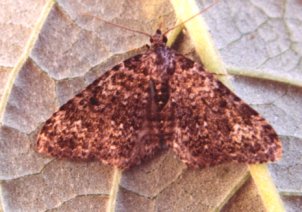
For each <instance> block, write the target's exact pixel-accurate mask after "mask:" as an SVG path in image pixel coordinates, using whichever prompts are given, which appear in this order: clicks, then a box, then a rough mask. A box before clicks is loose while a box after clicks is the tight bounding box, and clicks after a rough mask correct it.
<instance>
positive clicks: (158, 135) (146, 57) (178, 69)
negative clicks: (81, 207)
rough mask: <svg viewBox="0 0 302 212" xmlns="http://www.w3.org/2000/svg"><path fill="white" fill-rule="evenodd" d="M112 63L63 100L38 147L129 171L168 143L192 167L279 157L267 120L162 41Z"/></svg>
mask: <svg viewBox="0 0 302 212" xmlns="http://www.w3.org/2000/svg"><path fill="white" fill-rule="evenodd" d="M150 41H151V46H150V48H149V50H147V51H146V52H145V53H143V54H139V55H136V56H134V57H132V58H129V59H127V60H125V61H124V62H122V63H120V64H118V65H116V66H114V67H113V68H112V69H111V70H109V71H107V72H106V73H105V74H104V75H102V76H100V77H99V78H98V79H96V80H95V81H94V82H93V83H92V84H90V85H89V86H88V87H87V88H85V89H84V90H83V91H82V92H80V93H79V94H77V95H76V96H75V97H74V98H72V99H71V100H69V101H68V102H67V103H66V104H64V105H63V106H61V107H60V108H59V110H58V111H57V112H55V113H54V114H53V115H52V116H51V117H50V118H49V119H48V120H47V121H46V123H45V124H44V126H43V127H42V129H41V131H40V133H39V134H38V137H37V144H36V149H37V151H38V152H39V153H43V154H46V155H49V156H54V157H58V158H69V159H80V160H91V159H97V160H100V161H102V162H103V163H105V164H110V165H113V166H116V167H118V168H121V169H128V168H130V167H132V166H134V165H138V164H140V163H141V162H142V161H143V160H145V159H147V158H150V157H151V156H153V155H154V154H156V153H157V152H158V151H160V150H161V149H166V148H171V149H173V151H174V152H175V153H176V154H177V155H178V156H179V158H180V159H181V160H182V161H183V162H184V163H186V164H187V165H188V166H190V167H207V166H213V165H216V164H221V163H224V162H229V161H236V162H242V163H263V162H268V161H275V160H277V159H279V158H281V153H282V147H281V142H280V140H279V139H278V136H277V134H276V132H275V131H274V129H273V128H272V127H271V125H270V124H269V123H268V122H267V121H266V120H265V119H264V118H262V117H261V116H260V115H259V114H258V113H257V112H256V111H255V110H254V109H252V108H251V107H250V106H249V105H247V104H246V103H245V102H244V101H242V100H241V99H240V98H239V97H238V96H236V95H235V94H234V93H233V92H232V91H230V90H229V89H228V88H227V87H226V86H224V85H223V84H222V83H221V82H220V81H219V80H217V79H216V78H215V76H214V75H213V74H211V73H209V72H207V71H206V70H205V68H204V67H203V65H202V64H199V63H196V62H194V61H192V60H190V59H188V58H186V57H185V56H183V55H181V54H180V53H178V52H176V51H175V50H173V49H171V48H169V47H167V46H166V42H167V37H166V36H165V34H163V33H162V32H161V31H160V30H157V31H156V33H155V35H153V36H152V37H151V39H150Z"/></svg>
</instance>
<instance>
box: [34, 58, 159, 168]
mask: <svg viewBox="0 0 302 212" xmlns="http://www.w3.org/2000/svg"><path fill="white" fill-rule="evenodd" d="M148 58H150V57H149V55H147V54H143V55H137V56H135V57H133V58H130V59H128V60H126V61H124V62H123V63H121V64H119V65H117V66H115V67H114V68H113V69H112V70H110V71H108V72H107V73H105V74H104V75H103V76H101V77H100V78H99V79H97V80H96V81H94V82H93V83H92V84H91V85H89V86H88V87H87V88H86V89H85V90H83V91H82V92H80V93H79V94H77V95H76V96H75V97H74V98H73V99H71V100H69V101H68V102H67V103H66V104H64V105H63V106H62V107H61V108H60V109H59V110H58V111H57V112H56V113H54V114H53V115H52V117H51V118H50V119H49V120H47V121H46V123H45V125H44V126H43V128H42V130H41V132H40V133H39V135H38V139H37V151H38V152H40V153H44V154H46V155H51V156H56V157H58V158H70V159H84V160H88V159H99V160H101V161H102V162H104V163H107V164H111V165H115V166H117V167H119V168H128V167H130V166H132V165H135V164H138V163H140V161H141V160H142V159H144V158H146V157H148V156H150V155H152V154H153V153H154V152H155V151H156V150H157V149H158V148H159V139H158V138H157V137H156V136H154V135H156V134H158V133H157V132H155V131H156V130H157V129H158V126H155V125H156V123H153V122H149V121H148V120H147V119H148V117H147V116H148V114H149V111H148V110H149V109H150V106H149V105H152V104H151V103H150V101H152V97H150V96H149V93H150V92H149V90H150V86H149V81H150V79H149V78H148V77H149V75H148V74H147V73H146V70H147V69H150V68H148V67H142V65H147V66H148V65H149V64H150V63H151V62H150V63H149V62H148ZM151 59H152V58H151ZM142 60H144V63H142Z"/></svg>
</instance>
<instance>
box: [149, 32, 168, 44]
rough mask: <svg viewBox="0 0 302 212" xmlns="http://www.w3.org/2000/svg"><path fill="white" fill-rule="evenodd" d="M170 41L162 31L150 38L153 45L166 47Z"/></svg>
mask: <svg viewBox="0 0 302 212" xmlns="http://www.w3.org/2000/svg"><path fill="white" fill-rule="evenodd" d="M167 41H168V39H167V37H166V35H165V34H163V33H162V32H161V30H160V29H158V30H156V33H155V34H154V35H153V36H151V37H150V42H151V44H152V45H153V46H154V45H166V43H167Z"/></svg>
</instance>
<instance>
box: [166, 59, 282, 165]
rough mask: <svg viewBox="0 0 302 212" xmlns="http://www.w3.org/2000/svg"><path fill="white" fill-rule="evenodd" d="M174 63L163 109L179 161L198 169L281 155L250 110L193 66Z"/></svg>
mask: <svg viewBox="0 0 302 212" xmlns="http://www.w3.org/2000/svg"><path fill="white" fill-rule="evenodd" d="M175 61H176V70H175V73H174V75H173V77H172V79H171V81H170V93H171V94H170V102H169V107H168V108H169V110H170V111H173V113H174V119H175V128H174V136H173V140H172V141H170V142H168V144H169V145H170V146H172V148H173V149H174V151H175V152H176V153H177V154H178V155H179V156H180V158H181V159H182V160H183V161H184V162H185V163H187V164H188V165H189V166H193V167H204V166H211V165H215V164H220V163H223V162H227V161H237V162H245V163H262V162H267V161H274V160H276V159H278V158H280V157H281V142H280V141H279V139H278V136H277V134H276V132H275V131H274V130H273V128H272V127H271V126H270V125H269V124H268V123H267V121H266V120H265V119H263V118H262V117H261V116H260V115H259V114H258V113H257V112H256V111H255V110H254V109H252V108H251V107H250V106H249V105H247V104H246V103H244V102H243V101H242V100H241V99H240V98H238V97H237V96H236V95H235V94H234V93H232V92H231V91H230V90H229V89H228V88H227V87H225V86H224V85H223V84H222V83H221V82H220V81H218V80H217V79H215V78H214V76H213V74H211V73H208V72H206V71H205V70H204V69H203V67H201V66H200V65H198V64H197V63H194V62H193V61H191V60H189V59H187V58H185V57H184V56H182V55H179V54H178V55H177V56H176V60H175Z"/></svg>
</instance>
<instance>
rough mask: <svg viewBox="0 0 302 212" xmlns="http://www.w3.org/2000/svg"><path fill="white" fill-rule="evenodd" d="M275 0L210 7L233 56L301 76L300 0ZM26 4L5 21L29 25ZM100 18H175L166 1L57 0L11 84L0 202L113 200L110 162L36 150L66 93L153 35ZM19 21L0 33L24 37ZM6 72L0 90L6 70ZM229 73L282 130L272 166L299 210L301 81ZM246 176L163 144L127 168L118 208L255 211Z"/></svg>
mask: <svg viewBox="0 0 302 212" xmlns="http://www.w3.org/2000/svg"><path fill="white" fill-rule="evenodd" d="M279 2H282V3H279ZM279 2H278V3H276V2H275V1H265V3H263V2H262V1H256V0H252V1H237V0H232V1H227V2H221V3H220V4H219V5H217V6H216V7H215V8H213V9H211V10H210V11H208V12H207V13H206V14H204V16H205V19H206V22H207V23H208V24H209V28H210V30H211V33H212V34H213V37H214V41H215V43H216V44H217V46H218V48H219V50H220V53H221V56H222V58H223V61H224V62H226V65H227V68H228V67H237V68H244V69H261V70H262V69H263V71H265V70H266V69H269V70H271V71H273V72H284V73H288V74H292V73H294V74H297V76H299V77H300V78H302V74H301V71H302V70H301V67H302V63H301V54H302V51H301V49H302V48H301V46H302V45H301V40H300V39H298V35H299V30H301V21H302V16H301V14H302V13H299V12H298V11H301V8H302V6H301V5H299V4H298V3H297V2H296V1H294V0H291V1H287V2H285V1H284V2H283V1H279ZM1 4H2V3H1ZM6 4H7V5H10V4H13V3H12V2H6ZM28 4H29V5H30V7H29V6H26V5H22V6H23V9H25V11H29V10H32V11H33V12H32V13H31V15H30V16H29V18H28V19H26V17H27V16H25V17H22V16H21V15H20V14H22V12H21V10H20V9H18V10H17V12H15V13H14V14H11V15H10V18H7V17H9V15H6V16H5V18H2V19H1V17H2V16H0V20H1V21H0V22H1V23H3V24H2V25H3V28H5V29H10V28H14V27H10V26H9V27H5V26H6V25H7V23H13V22H18V20H21V21H20V23H27V24H28V25H27V26H29V27H28V28H26V27H25V28H26V30H25V31H27V30H29V32H30V31H31V30H32V28H31V27H30V26H33V25H34V23H35V21H37V20H35V17H37V16H38V15H37V14H38V13H39V11H40V10H39V8H41V5H43V1H41V2H39V4H38V3H28ZM37 5H40V6H39V7H38V6H37ZM22 6H20V7H18V8H22ZM4 7H5V8H6V7H7V6H6V5H5V6H2V8H1V11H3V10H4ZM12 7H13V8H14V7H16V6H12ZM26 8H29V9H26ZM18 11H19V12H18ZM101 18H102V19H106V20H107V21H110V22H114V23H118V24H121V25H123V26H127V27H129V28H132V29H139V30H142V31H145V32H148V33H151V34H152V33H153V32H154V31H155V29H156V28H158V26H159V25H160V24H159V23H161V22H162V23H163V27H164V28H169V27H171V26H173V25H174V23H175V21H176V19H175V15H174V12H173V9H172V7H171V5H170V4H169V2H168V1H156V0H151V1H148V3H146V1H143V0H135V1H110V3H109V1H105V2H103V1H72V0H64V1H58V2H57V3H56V4H55V6H54V7H53V8H52V10H51V12H50V14H49V16H48V18H47V20H46V22H45V23H44V25H43V28H42V30H41V32H40V34H39V37H38V40H37V41H36V43H35V45H34V49H33V50H32V51H31V53H30V56H29V58H28V60H27V61H26V62H25V63H24V64H23V66H22V67H21V69H20V72H19V75H18V77H17V79H16V80H15V81H14V82H10V83H14V86H13V88H12V90H11V92H10V98H9V100H8V102H7V104H6V110H5V113H4V116H3V120H2V126H1V130H0V148H1V150H3V151H1V153H0V176H1V180H2V183H1V187H2V188H1V201H2V206H3V209H4V211H17V210H23V211H32V210H38V211H46V210H50V211H70V210H72V211H87V210H90V211H93V210H95V211H104V210H105V209H106V203H107V202H108V199H109V198H110V196H109V194H110V190H111V186H112V183H113V182H112V176H113V172H114V169H113V168H112V167H109V166H104V165H102V164H100V163H98V162H93V163H85V162H71V161H65V160H56V159H52V158H45V157H43V156H41V155H38V154H37V153H35V152H34V151H33V145H34V142H35V137H36V133H37V131H38V130H39V128H40V127H41V125H42V123H43V122H44V121H45V120H46V119H47V118H48V116H50V115H51V113H52V112H54V111H55V110H56V109H57V108H58V107H59V105H61V104H63V103H64V102H66V101H67V100H68V99H69V98H70V97H72V96H73V95H75V94H76V93H77V92H78V91H79V90H81V89H83V88H84V87H85V86H87V85H88V84H89V83H90V82H92V81H93V79H95V78H96V77H98V76H99V75H101V74H103V73H104V72H105V71H106V70H107V69H108V68H109V67H111V66H113V65H114V64H116V63H117V62H119V61H122V60H123V59H125V58H128V57H129V56H131V55H133V54H135V53H136V52H138V51H141V50H140V47H142V46H143V45H144V44H146V43H148V38H146V37H144V36H141V35H137V34H133V33H131V32H128V31H125V30H122V29H119V28H115V27H113V26H111V25H108V24H104V22H102V21H101V20H100V19H101ZM4 25H5V26H4ZM21 25H22V24H21ZM23 25H24V24H23ZM11 26H12V25H11ZM17 29H18V28H14V29H13V30H11V32H12V33H11V34H10V36H8V37H7V35H8V34H6V35H2V36H4V38H2V39H1V40H5V41H8V42H7V43H19V44H18V45H17V46H19V47H20V48H22V47H23V46H25V42H26V39H25V41H24V40H22V41H20V39H19V38H18V36H14V35H15V34H16V33H19V31H18V30H17ZM22 31H23V30H20V32H21V33H22ZM13 32H14V33H13ZM3 34H5V33H3ZM24 35H25V36H24V37H26V36H27V35H28V32H26V33H24ZM11 46H14V45H5V46H4V47H3V49H2V47H1V51H2V52H4V53H5V54H7V56H3V57H1V61H0V62H1V66H2V67H11V68H13V67H14V66H15V64H16V63H17V62H16V61H17V60H18V58H19V57H20V51H12V50H11V48H12V47H11ZM190 46H191V43H190V40H189V38H188V37H187V36H186V35H183V39H180V40H178V41H177V45H176V46H175V47H176V48H177V49H178V50H179V51H180V52H182V53H183V54H186V55H188V54H189V53H192V52H193V54H192V56H193V57H194V50H192V48H191V47H190ZM19 47H18V48H19ZM11 52H13V53H11ZM1 55H2V54H1ZM196 59H197V60H198V58H197V57H196ZM4 69H6V68H4ZM9 70H10V69H8V71H9ZM8 71H4V72H2V71H1V72H0V77H1V78H2V76H4V77H5V76H7V72H8ZM0 82H1V84H0V90H1V89H3V87H4V86H5V83H2V82H5V80H3V79H0ZM232 83H233V85H234V87H235V91H236V93H238V94H239V95H240V96H241V97H242V98H243V99H244V100H246V101H247V102H248V103H250V104H251V105H252V106H253V107H255V108H256V109H257V110H258V111H259V112H260V113H261V114H262V115H263V116H264V117H265V118H267V119H268V120H269V121H270V122H271V123H272V124H273V126H274V127H275V128H276V130H277V132H278V133H279V134H280V135H282V137H281V138H282V141H283V144H284V157H283V159H282V160H281V161H280V162H278V163H276V164H272V165H271V166H270V169H271V171H272V175H273V178H274V179H275V182H276V185H277V187H278V189H279V191H280V192H281V194H286V195H287V196H284V198H283V200H284V201H285V205H286V207H287V209H288V210H289V211H297V208H299V206H301V193H302V180H301V177H300V175H301V170H302V167H301V157H300V156H301V153H302V149H301V145H300V144H301V142H302V128H301V126H302V125H301V117H302V109H301V106H300V105H302V91H301V89H300V88H295V87H290V86H287V85H284V84H279V83H273V82H268V81H262V80H255V79H248V78H243V77H236V78H234V79H233V81H232ZM0 95H1V94H0ZM248 176H249V175H248V171H247V167H246V166H245V165H238V164H225V165H221V166H217V167H213V168H209V169H202V170H189V169H187V168H186V167H185V166H184V165H183V164H182V163H181V162H180V161H179V160H178V159H177V158H175V156H174V154H172V153H171V152H164V153H162V154H160V155H159V156H158V157H155V158H154V159H152V160H150V161H148V162H146V163H144V164H143V165H141V166H139V167H136V168H134V169H132V170H130V171H127V172H124V173H122V178H121V182H120V186H119V189H118V193H117V199H116V211H142V210H144V211H184V210H185V211H213V210H217V209H220V208H222V207H223V206H224V205H225V203H227V204H226V206H225V207H224V211H241V209H242V208H244V209H246V210H245V211H254V209H255V208H257V209H259V208H261V206H259V205H261V202H260V201H259V197H258V196H257V190H255V187H254V186H253V182H252V181H251V180H248V179H249V177H248ZM242 185H243V186H242ZM234 194H235V196H233V195H234ZM232 196H233V198H231V197H232ZM301 207H302V206H301ZM260 211H261V209H260Z"/></svg>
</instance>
